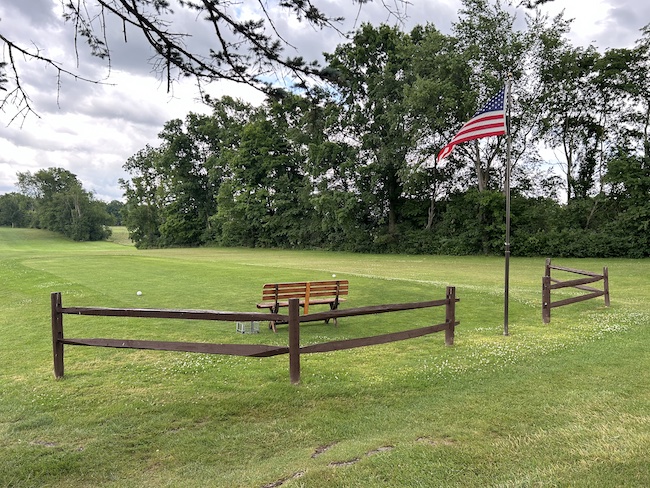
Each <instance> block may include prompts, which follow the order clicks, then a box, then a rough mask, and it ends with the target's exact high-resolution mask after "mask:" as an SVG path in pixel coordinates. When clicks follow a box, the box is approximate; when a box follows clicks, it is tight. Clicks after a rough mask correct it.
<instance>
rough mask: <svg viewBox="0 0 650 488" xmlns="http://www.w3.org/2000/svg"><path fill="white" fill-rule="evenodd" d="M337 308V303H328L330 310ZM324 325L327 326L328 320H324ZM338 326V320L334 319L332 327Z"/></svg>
mask: <svg viewBox="0 0 650 488" xmlns="http://www.w3.org/2000/svg"><path fill="white" fill-rule="evenodd" d="M337 308H338V303H330V310H336V309H337ZM325 323H326V324H329V323H330V319H325ZM338 326H339V319H337V318H336V317H334V327H338Z"/></svg>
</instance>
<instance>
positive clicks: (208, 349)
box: [51, 287, 460, 384]
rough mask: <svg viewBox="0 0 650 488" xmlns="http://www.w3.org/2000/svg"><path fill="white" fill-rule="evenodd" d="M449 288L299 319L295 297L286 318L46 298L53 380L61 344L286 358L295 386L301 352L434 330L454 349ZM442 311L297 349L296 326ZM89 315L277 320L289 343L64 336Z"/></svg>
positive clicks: (59, 371) (60, 365) (60, 369)
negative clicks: (66, 323) (435, 316)
mask: <svg viewBox="0 0 650 488" xmlns="http://www.w3.org/2000/svg"><path fill="white" fill-rule="evenodd" d="M458 301H459V299H458V298H456V290H455V288H454V287H447V291H446V297H445V299H442V300H431V301H424V302H412V303H396V304H384V305H373V306H366V307H358V308H350V309H345V310H330V311H327V312H318V313H314V314H308V315H300V305H299V300H298V299H297V298H292V299H290V300H289V315H282V314H276V313H259V312H223V311H217V310H174V309H142V308H103V307H64V306H63V305H62V298H61V293H60V292H55V293H52V294H51V308H52V349H53V356H54V376H55V377H56V378H61V377H63V374H64V361H63V358H64V345H74V346H93V347H112V348H122V349H147V350H157V351H177V352H198V353H205V354H227V355H235V356H251V357H271V356H277V355H280V354H289V374H290V377H291V382H292V383H294V384H297V383H299V382H300V354H309V353H318V352H330V351H338V350H344V349H351V348H355V347H365V346H371V345H377V344H386V343H389V342H395V341H400V340H405V339H410V338H414V337H421V336H424V335H427V334H432V333H434V332H441V331H445V344H446V345H448V346H451V345H453V342H454V329H455V327H456V326H457V325H459V324H460V322H457V321H456V315H455V314H456V312H455V309H456V307H455V304H456V302H458ZM441 306H444V307H445V309H446V313H445V322H444V323H441V324H437V325H432V326H428V327H421V328H418V329H411V330H406V331H400V332H392V333H389V334H382V335H376V336H370V337H363V338H355V339H347V340H339V341H332V342H325V343H320V344H312V345H309V346H304V347H301V346H300V324H301V323H303V322H314V321H320V320H326V319H330V318H334V319H336V318H340V317H354V316H361V315H371V314H382V313H389V312H398V311H405V310H415V309H421V308H430V307H441ZM66 314H67V315H88V316H98V317H134V318H136V317H137V318H158V319H183V320H214V321H239V322H247V321H267V320H268V321H282V322H288V323H289V345H288V347H287V346H270V345H263V344H212V343H202V342H168V341H155V340H133V339H102V338H68V337H65V336H64V334H63V316H64V315H66Z"/></svg>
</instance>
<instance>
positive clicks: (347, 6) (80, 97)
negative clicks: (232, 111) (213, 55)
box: [0, 0, 650, 201]
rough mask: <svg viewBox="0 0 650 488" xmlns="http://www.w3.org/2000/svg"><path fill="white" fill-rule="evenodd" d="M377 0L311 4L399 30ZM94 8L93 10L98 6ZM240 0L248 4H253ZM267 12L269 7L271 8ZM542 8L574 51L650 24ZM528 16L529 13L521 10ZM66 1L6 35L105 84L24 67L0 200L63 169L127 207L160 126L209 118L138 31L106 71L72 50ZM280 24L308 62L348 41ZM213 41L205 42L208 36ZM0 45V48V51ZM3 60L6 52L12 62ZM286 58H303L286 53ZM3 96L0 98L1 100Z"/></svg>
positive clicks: (604, 5)
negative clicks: (125, 198)
mask: <svg viewBox="0 0 650 488" xmlns="http://www.w3.org/2000/svg"><path fill="white" fill-rule="evenodd" d="M393 1H394V0H383V1H382V0H374V2H372V3H370V4H368V5H365V6H364V7H363V8H362V9H361V10H359V8H358V6H355V5H354V4H353V2H352V0H315V1H314V3H315V4H316V5H317V6H319V7H321V8H323V9H324V10H326V11H327V12H330V13H333V14H335V15H342V16H344V17H346V19H347V20H346V23H345V25H344V26H342V30H343V31H345V30H352V29H353V28H354V26H355V25H357V26H358V25H359V24H360V23H362V22H372V23H375V24H379V23H381V22H394V19H390V18H389V16H388V14H387V10H386V9H385V8H384V6H383V3H387V4H392V2H393ZM92 3H93V1H92V0H88V4H89V5H90V4H92ZM256 3H257V2H256V1H255V2H254V1H253V0H243V2H242V5H254V4H256ZM268 3H269V4H271V3H273V2H272V1H271V0H269V2H268ZM410 3H411V4H410V5H409V6H408V9H407V12H406V13H407V14H408V16H409V18H408V19H407V21H406V24H405V28H406V29H409V28H410V27H412V26H413V25H415V24H416V23H417V24H424V23H426V22H430V23H432V24H434V25H435V26H436V27H437V28H438V29H440V30H441V31H442V32H446V33H448V32H449V31H450V28H451V25H452V23H453V22H455V21H456V20H457V15H458V14H457V11H458V9H459V8H460V1H458V0H411V2H410ZM545 10H546V11H548V12H550V13H557V12H559V11H560V10H564V11H565V16H566V17H567V18H572V19H575V20H574V22H573V26H572V34H571V36H570V37H571V40H572V41H573V43H574V45H583V46H586V45H589V44H594V45H595V46H597V47H598V48H601V49H606V48H616V47H632V46H633V45H634V42H635V41H636V40H637V39H638V38H639V37H640V35H641V34H640V31H639V29H641V28H642V27H643V26H644V25H645V24H647V23H648V22H650V3H649V2H639V1H638V0H554V1H553V2H551V3H550V4H548V6H546V7H545ZM522 13H523V12H522ZM61 14H62V8H61V3H60V0H2V2H0V34H1V35H3V36H4V37H6V38H8V39H10V40H11V41H13V42H15V43H17V44H20V45H21V46H23V47H28V48H31V50H32V51H35V50H36V49H37V48H38V49H39V50H40V52H41V54H42V55H44V56H48V57H51V58H53V59H55V60H56V61H57V62H60V63H61V66H62V67H64V68H65V69H67V70H70V71H75V72H78V73H80V74H81V75H82V76H84V77H88V78H89V79H92V80H103V84H92V83H87V82H83V81H75V80H74V79H72V78H70V77H65V76H64V77H63V78H61V80H60V85H59V80H58V79H57V73H56V71H55V70H54V69H52V68H51V67H50V68H48V67H46V66H44V65H43V64H42V63H38V62H35V61H31V62H22V61H21V62H20V68H21V72H20V74H21V77H22V82H23V84H24V86H25V88H26V89H27V92H28V95H29V97H30V103H31V105H32V107H33V109H34V110H35V112H36V113H37V115H34V114H31V115H28V116H27V117H26V118H25V119H22V118H18V119H16V120H14V121H13V122H12V123H10V121H11V119H12V117H13V116H14V115H15V114H16V112H15V110H14V109H12V107H5V110H4V112H0V194H3V193H6V192H11V191H16V187H15V186H14V185H15V182H16V179H17V178H16V173H17V172H25V171H30V172H32V173H34V172H36V171H38V170H39V169H42V168H51V167H61V168H65V169H67V170H69V171H71V172H72V173H74V174H75V175H77V177H78V178H79V179H80V181H81V182H82V184H83V186H84V188H85V189H86V190H90V191H92V192H94V194H95V196H96V197H97V198H100V199H102V200H106V201H110V200H113V199H117V200H121V199H122V191H121V189H120V188H119V185H118V179H119V178H126V177H127V175H126V174H125V173H124V171H123V170H122V166H123V164H124V163H125V162H126V160H127V159H128V158H129V157H130V156H132V155H133V154H135V153H136V152H137V151H138V150H140V149H142V148H144V147H145V145H147V144H149V145H152V146H157V145H158V144H159V141H158V139H157V134H158V133H159V132H160V130H161V129H162V127H163V125H164V123H165V122H166V121H168V120H171V119H174V118H184V117H185V115H186V114H187V112H189V111H194V112H207V110H206V109H205V107H204V106H202V105H201V104H200V103H199V102H198V101H197V95H198V93H197V90H196V87H195V86H194V85H193V83H192V82H189V81H187V82H183V83H182V84H177V85H175V87H174V89H173V92H171V93H168V92H167V87H166V83H165V82H163V81H161V80H160V79H159V78H158V76H157V75H156V74H155V73H154V72H153V70H152V66H151V65H150V63H149V59H150V57H151V52H150V50H149V48H148V47H147V46H146V45H145V43H144V42H143V39H142V37H140V36H138V35H137V33H135V32H133V33H131V35H130V37H129V38H128V42H127V43H126V44H125V43H124V42H123V40H122V32H121V27H120V26H117V27H116V28H115V29H112V30H111V32H110V33H109V38H108V40H109V47H110V48H111V50H112V58H111V66H110V69H109V67H108V66H107V65H106V63H105V62H102V61H101V60H98V59H96V58H92V57H90V56H89V55H88V53H87V49H85V46H84V45H83V42H82V41H79V48H78V49H77V50H75V40H74V29H73V26H72V25H70V24H66V23H65V22H64V21H63V20H62V15H61ZM203 23H204V22H202V21H200V20H195V19H194V18H188V19H186V20H185V24H184V25H179V26H175V27H178V30H179V31H180V30H183V29H184V28H185V29H186V30H184V32H192V33H193V36H194V41H195V42H200V41H201V39H202V38H203V36H204V35H207V34H208V33H207V32H205V31H203V30H202V29H201V27H202V24H203ZM277 26H278V28H279V29H281V30H282V32H283V35H284V36H285V38H286V39H287V40H289V41H290V42H291V43H292V45H294V46H298V47H299V53H300V55H302V56H303V57H304V58H306V59H318V58H319V57H320V56H321V53H322V52H331V51H333V50H334V48H335V46H336V45H337V44H339V43H341V42H343V38H342V37H340V36H339V35H338V34H336V33H335V32H333V31H328V32H321V31H314V30H313V29H311V28H309V27H307V26H305V25H303V24H298V23H296V22H292V21H290V20H287V19H284V20H283V19H282V18H278V23H277ZM206 39H207V37H206ZM1 44H2V43H1V41H0V45H1ZM6 54H7V52H6V49H5V52H3V53H0V60H3V59H4V60H6V58H5V56H6ZM287 54H289V55H291V54H294V55H295V54H297V53H291V52H287ZM207 91H208V92H209V93H210V94H211V95H212V96H214V97H217V96H220V95H223V94H228V95H232V96H235V97H240V98H243V99H246V100H248V101H250V102H253V103H257V102H259V101H261V99H262V97H261V95H260V94H259V93H258V92H255V91H254V90H252V89H251V88H248V87H242V86H239V85H234V84H231V83H225V82H219V83H214V84H212V85H211V86H210V87H208V90H207ZM2 93H3V92H0V96H1V95H2Z"/></svg>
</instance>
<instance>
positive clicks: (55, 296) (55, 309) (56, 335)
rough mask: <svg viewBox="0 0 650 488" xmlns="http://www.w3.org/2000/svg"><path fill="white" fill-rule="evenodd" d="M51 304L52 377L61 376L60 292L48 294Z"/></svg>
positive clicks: (61, 332) (61, 324)
mask: <svg viewBox="0 0 650 488" xmlns="http://www.w3.org/2000/svg"><path fill="white" fill-rule="evenodd" d="M50 301H51V304H52V352H53V354H54V377H55V378H62V377H63V342H61V341H62V340H63V314H62V313H61V293H60V292H55V293H52V294H51V295H50Z"/></svg>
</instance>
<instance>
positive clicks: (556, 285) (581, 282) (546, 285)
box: [542, 258, 609, 324]
mask: <svg viewBox="0 0 650 488" xmlns="http://www.w3.org/2000/svg"><path fill="white" fill-rule="evenodd" d="M553 269H555V270H558V271H566V272H569V273H575V274H578V275H582V276H586V278H576V279H573V280H566V281H560V280H557V279H555V278H552V277H551V270H553ZM598 281H602V282H603V289H602V290H599V289H597V288H593V287H591V286H587V285H588V284H590V283H596V282H598ZM568 287H572V288H577V289H578V290H582V291H587V292H589V293H587V294H585V295H580V296H577V297H571V298H565V299H563V300H557V301H555V302H553V301H551V290H558V289H560V288H568ZM601 296H604V297H605V306H606V307H609V274H608V270H607V266H605V267H603V273H602V274H598V273H592V272H591V271H584V270H581V269H573V268H565V267H563V266H554V265H552V264H551V260H550V258H549V259H547V260H546V269H545V271H544V277H543V278H542V320H543V321H544V323H545V324H548V323H549V322H550V321H551V309H552V308H556V307H562V306H564V305H570V304H572V303H578V302H582V301H584V300H591V299H592V298H598V297H601Z"/></svg>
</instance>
